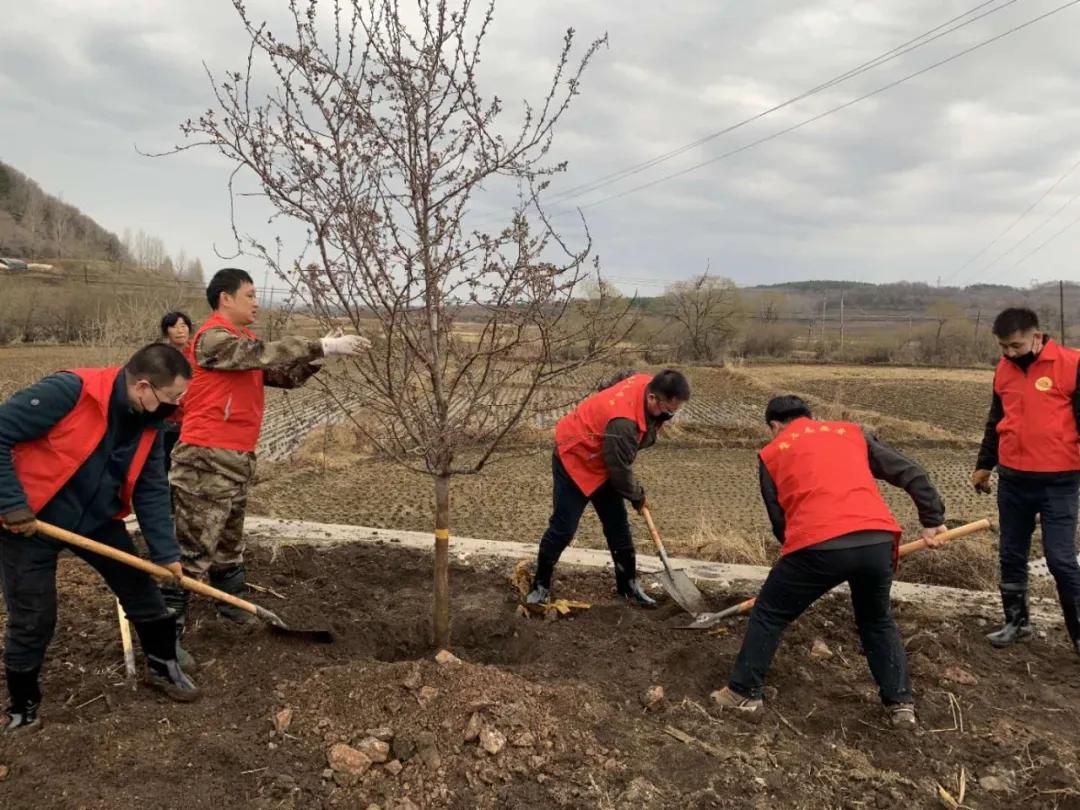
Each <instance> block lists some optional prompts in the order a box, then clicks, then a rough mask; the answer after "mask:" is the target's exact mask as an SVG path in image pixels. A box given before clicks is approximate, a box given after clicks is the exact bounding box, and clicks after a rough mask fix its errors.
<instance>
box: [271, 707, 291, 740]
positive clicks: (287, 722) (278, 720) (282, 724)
mask: <svg viewBox="0 0 1080 810" xmlns="http://www.w3.org/2000/svg"><path fill="white" fill-rule="evenodd" d="M292 720H293V710H292V709H290V708H287V707H286V708H284V709H282V710H281V711H279V712H277V713H276V714H275V715H274V731H276V732H277V733H278V734H284V733H285V732H286V731H288V730H289V726H291V725H292Z"/></svg>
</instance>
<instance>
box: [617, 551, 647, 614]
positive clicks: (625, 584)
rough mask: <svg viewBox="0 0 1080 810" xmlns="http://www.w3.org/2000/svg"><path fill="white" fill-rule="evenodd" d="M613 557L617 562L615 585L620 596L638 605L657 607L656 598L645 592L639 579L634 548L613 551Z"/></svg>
mask: <svg viewBox="0 0 1080 810" xmlns="http://www.w3.org/2000/svg"><path fill="white" fill-rule="evenodd" d="M611 559H612V560H613V561H614V562H615V587H616V589H617V590H618V591H619V596H621V597H623V598H624V599H625V600H626V601H627V602H629V603H630V604H631V605H634V606H636V607H643V608H654V607H656V600H655V599H653V598H652V597H651V596H649V595H648V594H647V593H645V591H644V590H643V589H642V587H641V583H640V582H639V581H638V578H637V557H636V555H635V554H634V550H633V549H629V550H624V551H618V552H612V554H611Z"/></svg>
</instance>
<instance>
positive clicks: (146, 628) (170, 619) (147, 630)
mask: <svg viewBox="0 0 1080 810" xmlns="http://www.w3.org/2000/svg"><path fill="white" fill-rule="evenodd" d="M135 631H136V632H137V633H138V634H139V641H140V642H141V643H142V648H143V652H144V653H145V654H146V678H145V680H146V684H147V685H148V686H151V687H153V688H154V689H157V690H158V691H160V692H164V693H165V694H166V695H168V696H169V697H170V698H172V699H173V700H176V701H179V702H181V703H190V702H191V701H193V700H198V698H199V695H200V694H201V692H200V691H199V687H197V686H196V685H195V682H194V681H192V680H191V678H189V677H188V676H187V675H186V674H185V673H184V670H183V669H182V668H181V666H180V663H179V662H178V661H177V660H176V618H175V617H174V616H171V615H170V616H166V617H165V618H163V619H157V620H156V621H152V622H136V623H135Z"/></svg>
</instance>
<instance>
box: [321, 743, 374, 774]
mask: <svg viewBox="0 0 1080 810" xmlns="http://www.w3.org/2000/svg"><path fill="white" fill-rule="evenodd" d="M326 760H327V763H328V764H329V765H330V767H331V769H332V770H333V771H334V772H335V773H343V774H345V775H347V776H363V775H364V774H365V773H366V772H367V769H368V768H370V767H371V758H370V757H368V756H367V754H365V753H364V752H362V751H357V750H356V749H355V748H353V747H352V746H349V745H345V743H337V744H336V745H334V746H331V748H330V750H329V751H328V752H327V754H326Z"/></svg>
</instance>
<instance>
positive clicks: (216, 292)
mask: <svg viewBox="0 0 1080 810" xmlns="http://www.w3.org/2000/svg"><path fill="white" fill-rule="evenodd" d="M254 283H255V281H254V280H253V279H252V278H251V276H249V275H248V273H247V271H246V270H241V269H240V268H239V267H223V268H222V269H220V270H218V271H217V272H216V273H214V277H213V278H212V279H210V283H209V284H207V285H206V303H208V304H209V305H210V309H217V308H218V304H219V303H220V301H221V294H222V293H228V294H229V295H236V291H237V290H239V289H240V288H241V287H242V286H243V285H245V284H254Z"/></svg>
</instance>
